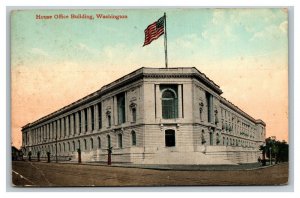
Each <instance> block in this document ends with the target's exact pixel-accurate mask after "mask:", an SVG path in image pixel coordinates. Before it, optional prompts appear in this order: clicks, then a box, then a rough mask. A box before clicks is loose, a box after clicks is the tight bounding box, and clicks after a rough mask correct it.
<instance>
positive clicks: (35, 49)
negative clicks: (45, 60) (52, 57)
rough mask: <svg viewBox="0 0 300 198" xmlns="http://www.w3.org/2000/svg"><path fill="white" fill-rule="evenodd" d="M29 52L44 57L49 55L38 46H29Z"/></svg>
mask: <svg viewBox="0 0 300 198" xmlns="http://www.w3.org/2000/svg"><path fill="white" fill-rule="evenodd" d="M30 53H32V54H34V55H38V56H46V57H48V56H49V54H48V53H47V52H46V51H45V50H43V49H40V48H31V50H30Z"/></svg>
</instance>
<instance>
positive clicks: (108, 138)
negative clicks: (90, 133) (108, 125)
mask: <svg viewBox="0 0 300 198" xmlns="http://www.w3.org/2000/svg"><path fill="white" fill-rule="evenodd" d="M110 147H111V141H110V135H107V148H110Z"/></svg>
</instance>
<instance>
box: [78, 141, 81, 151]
mask: <svg viewBox="0 0 300 198" xmlns="http://www.w3.org/2000/svg"><path fill="white" fill-rule="evenodd" d="M78 149H81V145H80V140H78Z"/></svg>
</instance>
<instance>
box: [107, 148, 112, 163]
mask: <svg viewBox="0 0 300 198" xmlns="http://www.w3.org/2000/svg"><path fill="white" fill-rule="evenodd" d="M112 148H113V147H109V148H108V149H107V152H108V156H107V165H111V154H112Z"/></svg>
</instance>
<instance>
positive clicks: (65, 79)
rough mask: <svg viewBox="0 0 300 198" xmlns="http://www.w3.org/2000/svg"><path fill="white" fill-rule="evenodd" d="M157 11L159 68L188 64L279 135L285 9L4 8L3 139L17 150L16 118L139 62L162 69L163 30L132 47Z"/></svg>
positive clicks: (34, 114) (24, 119)
mask: <svg viewBox="0 0 300 198" xmlns="http://www.w3.org/2000/svg"><path fill="white" fill-rule="evenodd" d="M164 12H166V14H167V38H168V62H169V67H196V68H197V69H198V70H199V71H201V72H203V73H205V74H206V75H207V76H208V77H209V78H210V79H212V80H213V81H214V82H215V83H216V84H218V85H219V86H220V88H221V89H222V90H223V94H222V96H223V97H225V98H226V99H227V100H229V101H231V102H232V103H234V104H235V105H237V106H238V107H239V108H241V109H242V110H244V111H245V112H247V113H248V114H249V115H251V116H252V117H254V118H256V119H262V120H264V121H265V123H266V125H267V127H266V132H267V137H269V136H276V138H277V139H279V140H286V141H288V13H287V10H286V9H279V8H278V9H277V8H276V9H262V8H259V9H241V8H240V9H155V10H149V9H139V10H138V9H136V10H134V9H132V10H27V11H15V12H12V13H11V106H12V107H11V108H12V109H11V111H12V112H11V113H12V118H11V122H12V123H11V124H12V125H11V126H12V144H13V145H15V146H16V147H20V146H21V127H22V126H24V125H25V124H27V123H29V122H33V121H35V120H37V119H39V118H41V117H43V116H45V115H47V114H49V113H51V112H53V111H56V110H58V109H60V108H62V107H64V106H65V105H68V104H70V103H72V102H74V101H76V100H78V99H80V98H82V97H84V96H86V95H88V94H90V93H92V92H94V91H96V90H98V89H100V88H101V87H102V86H103V85H105V84H108V83H110V82H112V81H114V80H116V79H117V78H120V77H122V76H124V75H125V74H128V73H130V72H132V71H134V70H136V69H138V68H140V67H164V37H163V36H162V37H160V38H159V39H157V40H155V41H153V42H152V43H151V44H150V45H147V46H145V47H142V46H143V43H144V37H145V35H144V30H145V29H146V27H147V26H148V25H149V24H151V23H153V22H154V21H156V20H158V19H159V18H160V17H161V16H163V13H164ZM59 14H61V16H62V15H64V16H69V17H70V16H71V14H74V15H77V14H82V15H84V14H85V15H92V16H93V17H94V19H93V20H90V19H55V18H54V16H55V15H59ZM96 14H104V15H126V16H127V18H126V19H119V20H116V19H97V17H96ZM36 15H43V16H52V19H36Z"/></svg>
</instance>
